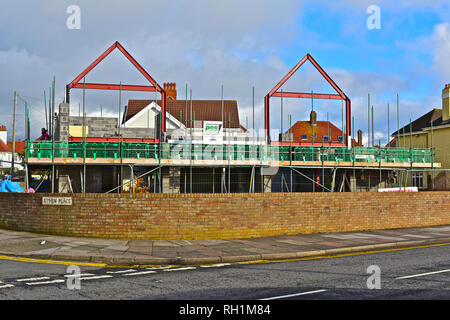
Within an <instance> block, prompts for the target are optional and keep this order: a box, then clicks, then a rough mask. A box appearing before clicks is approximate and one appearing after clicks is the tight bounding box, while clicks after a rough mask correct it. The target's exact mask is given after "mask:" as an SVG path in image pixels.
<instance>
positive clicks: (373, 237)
mask: <svg viewBox="0 0 450 320" xmlns="http://www.w3.org/2000/svg"><path fill="white" fill-rule="evenodd" d="M447 242H449V243H450V225H446V226H436V227H423V228H407V229H393V230H376V231H362V232H345V233H322V234H308V235H305V234H297V235H284V236H275V237H264V238H245V239H229V240H222V239H213V240H171V241H168V240H114V239H95V238H79V237H63V236H53V235H44V234H35V233H29V232H19V231H10V230H4V229H0V255H3V256H8V257H21V258H29V259H46V260H62V261H73V262H89V263H98V264H104V265H106V266H143V265H202V264H217V263H232V262H249V261H258V260H267V261H273V260H288V259H298V258H308V257H320V256H335V255H341V254H348V253H355V252H367V251H378V250H386V249H395V248H408V247H420V246H425V245H431V244H440V243H447ZM0 258H1V257H0Z"/></svg>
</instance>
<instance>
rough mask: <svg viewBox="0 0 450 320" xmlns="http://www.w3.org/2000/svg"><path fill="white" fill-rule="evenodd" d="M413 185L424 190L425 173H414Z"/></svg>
mask: <svg viewBox="0 0 450 320" xmlns="http://www.w3.org/2000/svg"><path fill="white" fill-rule="evenodd" d="M412 183H413V187H417V189H423V172H413V173H412Z"/></svg>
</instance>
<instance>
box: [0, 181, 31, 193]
mask: <svg viewBox="0 0 450 320" xmlns="http://www.w3.org/2000/svg"><path fill="white" fill-rule="evenodd" d="M0 192H25V191H23V188H22V187H21V186H20V184H19V183H18V182H12V181H10V180H3V181H0Z"/></svg>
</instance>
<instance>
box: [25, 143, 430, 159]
mask: <svg viewBox="0 0 450 320" xmlns="http://www.w3.org/2000/svg"><path fill="white" fill-rule="evenodd" d="M52 155H54V157H55V158H73V159H75V160H76V159H83V158H91V159H105V158H112V159H120V158H129V159H155V160H158V159H170V158H172V157H174V159H187V160H230V161H231V160H238V161H247V160H257V161H261V160H262V161H268V160H269V161H281V162H283V163H286V162H290V161H302V162H306V161H319V162H322V161H331V162H335V163H339V162H351V163H359V162H369V163H380V162H388V163H411V162H413V163H431V162H432V161H433V158H434V154H433V151H432V150H431V149H405V148H364V147H354V148H347V147H328V146H327V147H325V146H324V147H307V146H260V145H256V146H252V145H189V144H187V145H181V147H180V145H177V144H169V143H161V144H155V143H128V142H124V143H118V142H54V143H52V142H48V141H33V142H30V141H28V142H27V150H26V156H27V158H28V159H30V158H37V159H46V158H47V159H52ZM158 161H159V160H158Z"/></svg>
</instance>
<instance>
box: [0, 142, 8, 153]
mask: <svg viewBox="0 0 450 320" xmlns="http://www.w3.org/2000/svg"><path fill="white" fill-rule="evenodd" d="M0 152H11V149H10V148H9V147H8V146H7V145H6V144H5V143H4V142H3V141H2V140H0Z"/></svg>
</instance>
